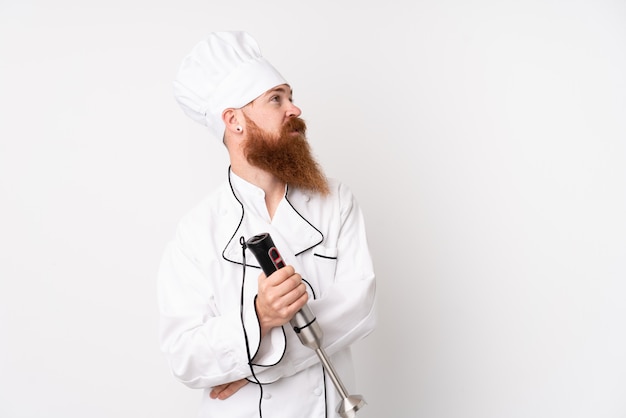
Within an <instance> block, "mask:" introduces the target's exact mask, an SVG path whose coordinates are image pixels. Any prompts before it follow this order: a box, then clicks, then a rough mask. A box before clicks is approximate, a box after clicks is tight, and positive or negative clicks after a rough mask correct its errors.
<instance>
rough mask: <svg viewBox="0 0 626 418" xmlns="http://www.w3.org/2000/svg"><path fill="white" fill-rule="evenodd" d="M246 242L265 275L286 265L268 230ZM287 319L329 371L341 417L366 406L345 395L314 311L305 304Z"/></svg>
mask: <svg viewBox="0 0 626 418" xmlns="http://www.w3.org/2000/svg"><path fill="white" fill-rule="evenodd" d="M246 245H247V247H248V248H249V249H250V251H251V252H252V254H254V256H255V257H256V259H257V261H258V262H259V264H260V265H261V268H262V269H263V272H264V273H265V275H266V276H269V275H270V274H272V273H273V272H275V271H276V270H278V269H280V268H283V267H285V262H284V261H283V259H282V257H281V255H280V253H279V252H278V250H277V249H276V247H275V246H274V241H273V240H272V237H271V236H270V235H269V234H268V233H263V234H259V235H255V236H253V237H252V238H250V239H249V240H248V241H246ZM289 323H290V324H291V326H292V327H293V330H294V331H295V332H296V334H297V335H298V338H299V339H300V342H302V344H304V345H305V346H306V347H308V348H310V349H312V350H315V353H316V354H317V356H318V357H319V359H320V361H321V363H322V365H323V366H324V369H325V370H326V371H327V372H328V375H329V377H330V379H331V380H332V381H333V383H334V385H335V387H336V388H337V392H339V395H340V396H341V398H342V400H341V402H339V405H338V406H337V413H339V415H340V416H341V417H342V418H354V417H356V411H358V410H359V409H361V408H362V407H363V406H365V404H366V403H365V400H364V399H363V397H362V396H361V395H348V392H347V391H346V388H345V387H344V385H343V384H342V383H341V380H340V379H339V376H337V373H336V372H335V369H334V368H333V365H332V364H331V362H330V360H329V359H328V356H327V355H326V352H325V351H324V349H323V348H322V337H323V333H322V328H321V327H320V325H319V324H318V323H317V321H316V318H315V315H313V312H312V311H311V309H310V308H309V306H308V305H304V306H303V307H302V308H301V309H300V310H299V311H298V312H296V314H295V315H294V316H293V318H292V319H291V321H289Z"/></svg>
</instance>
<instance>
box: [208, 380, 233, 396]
mask: <svg viewBox="0 0 626 418" xmlns="http://www.w3.org/2000/svg"><path fill="white" fill-rule="evenodd" d="M228 385H229V383H224V384H223V385H217V386H214V387H213V389H211V393H210V394H209V396H210V397H211V399H216V398H217V397H218V396H219V394H220V393H222V391H223V390H224V389H225V388H226V386H228Z"/></svg>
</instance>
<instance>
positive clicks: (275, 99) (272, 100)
mask: <svg viewBox="0 0 626 418" xmlns="http://www.w3.org/2000/svg"><path fill="white" fill-rule="evenodd" d="M270 102H276V103H280V96H278V95H275V96H272V97H270Z"/></svg>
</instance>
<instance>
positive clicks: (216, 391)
mask: <svg viewBox="0 0 626 418" xmlns="http://www.w3.org/2000/svg"><path fill="white" fill-rule="evenodd" d="M247 383H248V381H247V380H246V379H240V380H235V381H234V382H230V383H224V384H223V385H217V386H214V387H213V389H211V393H210V394H209V396H210V397H211V399H219V400H221V401H223V400H224V399H227V398H230V397H231V396H232V395H234V394H235V393H236V392H237V391H238V390H239V389H241V388H242V387H244V386H245V385H246V384H247Z"/></svg>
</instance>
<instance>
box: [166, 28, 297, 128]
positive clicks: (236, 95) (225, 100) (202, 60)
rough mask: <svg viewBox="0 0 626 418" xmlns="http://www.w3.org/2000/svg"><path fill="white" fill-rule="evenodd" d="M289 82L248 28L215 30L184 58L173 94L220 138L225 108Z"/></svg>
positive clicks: (244, 101) (238, 105)
mask: <svg viewBox="0 0 626 418" xmlns="http://www.w3.org/2000/svg"><path fill="white" fill-rule="evenodd" d="M280 84H287V82H286V81H285V79H284V78H283V76H282V75H280V73H279V72H278V71H276V69H275V68H274V67H272V65H271V64H270V63H269V62H268V61H267V60H266V59H265V58H263V57H262V56H261V51H260V49H259V46H258V44H257V43H256V41H255V40H254V38H252V36H250V35H249V34H248V33H246V32H241V31H236V32H214V33H211V34H210V35H209V36H208V37H207V38H206V39H205V40H203V41H201V42H200V43H198V44H197V45H196V46H195V47H194V48H193V49H192V51H191V53H190V54H189V55H187V56H186V57H185V58H184V59H183V62H182V64H181V65H180V68H179V70H178V74H177V75H176V79H175V80H174V97H175V98H176V100H177V101H178V103H179V104H180V106H181V107H182V109H183V111H184V112H185V113H186V114H187V116H189V117H191V118H192V119H193V120H195V121H196V122H199V123H201V124H203V125H206V126H207V127H208V128H209V131H210V132H211V134H213V135H214V136H215V137H216V138H219V139H220V140H221V139H222V137H223V136H224V129H225V126H224V122H223V121H222V112H223V111H224V110H225V109H228V108H235V109H238V108H240V107H243V106H245V105H246V104H248V103H250V102H251V101H253V100H254V99H256V98H257V97H259V96H260V95H261V94H263V93H265V92H266V91H267V90H269V89H271V88H272V87H276V86H278V85H280Z"/></svg>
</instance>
